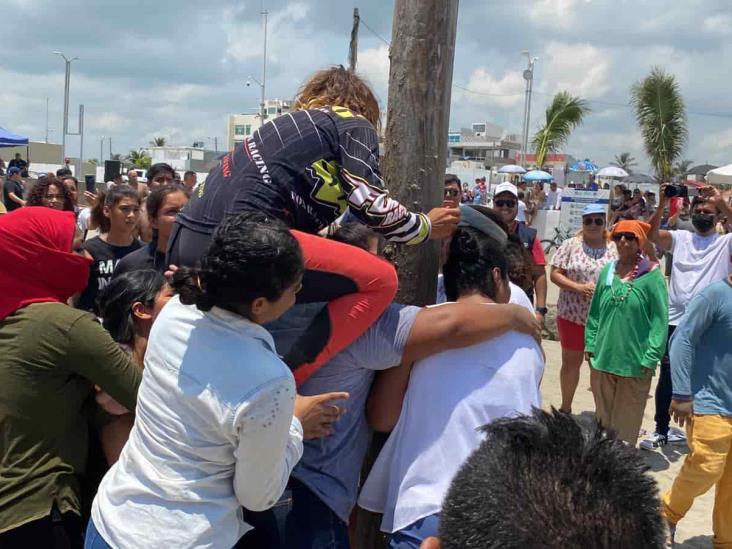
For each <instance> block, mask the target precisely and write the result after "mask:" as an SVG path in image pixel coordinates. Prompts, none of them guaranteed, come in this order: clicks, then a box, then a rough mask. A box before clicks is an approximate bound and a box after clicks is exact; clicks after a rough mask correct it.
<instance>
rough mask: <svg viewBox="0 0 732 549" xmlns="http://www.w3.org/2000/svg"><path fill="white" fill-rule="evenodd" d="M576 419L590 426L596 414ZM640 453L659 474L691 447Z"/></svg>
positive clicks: (682, 445) (673, 445)
mask: <svg viewBox="0 0 732 549" xmlns="http://www.w3.org/2000/svg"><path fill="white" fill-rule="evenodd" d="M575 417H576V418H577V419H578V420H580V421H581V422H582V423H587V424H589V423H591V422H593V421H595V414H594V413H593V412H590V411H589V410H586V411H584V412H582V413H580V414H577V415H576V416H575ZM643 436H645V435H643ZM638 452H640V455H641V456H643V459H644V460H645V462H646V463H647V464H648V467H649V468H650V470H651V471H653V472H655V473H658V472H660V471H665V470H667V469H668V468H670V467H671V464H673V463H676V462H677V461H679V460H680V459H683V458H684V457H685V456H686V455H687V454H688V453H689V447H688V446H687V445H686V442H678V443H671V444H667V445H666V446H662V447H661V448H658V449H657V450H654V451H645V450H640V449H639V450H638ZM690 547H691V546H690Z"/></svg>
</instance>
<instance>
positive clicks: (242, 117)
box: [227, 99, 292, 150]
mask: <svg viewBox="0 0 732 549" xmlns="http://www.w3.org/2000/svg"><path fill="white" fill-rule="evenodd" d="M291 104H292V102H291V101H284V100H281V99H267V100H266V101H265V102H264V110H265V113H266V115H265V120H266V119H267V118H276V117H278V116H280V115H281V114H285V113H288V112H290V106H291ZM261 125H262V116H261V114H260V112H259V109H257V110H253V111H252V112H251V113H242V114H230V115H229V121H228V124H227V128H228V129H227V135H228V136H229V137H228V145H227V146H228V150H231V149H233V148H234V147H235V146H236V145H237V144H239V143H241V142H242V141H244V139H245V138H246V137H247V136H249V135H251V134H252V133H254V132H255V131H256V130H257V129H258V128H259V127H260V126H261Z"/></svg>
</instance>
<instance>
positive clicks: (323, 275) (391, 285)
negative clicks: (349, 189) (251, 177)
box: [167, 223, 398, 386]
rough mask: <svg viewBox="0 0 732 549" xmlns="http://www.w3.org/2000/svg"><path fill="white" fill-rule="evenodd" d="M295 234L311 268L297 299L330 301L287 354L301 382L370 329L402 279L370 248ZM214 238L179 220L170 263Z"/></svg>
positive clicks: (189, 258)
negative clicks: (183, 224)
mask: <svg viewBox="0 0 732 549" xmlns="http://www.w3.org/2000/svg"><path fill="white" fill-rule="evenodd" d="M292 235H293V236H294V237H295V238H296V239H297V241H298V243H299V244H300V248H301V249H302V253H303V259H304V260H305V269H306V271H305V276H304V277H303V283H302V290H301V291H300V292H299V293H298V294H297V304H299V305H302V304H304V303H320V302H326V305H325V306H324V307H323V310H322V311H321V312H320V313H319V314H318V315H317V316H316V317H315V318H314V320H312V322H311V323H310V325H309V327H308V328H307V330H306V331H305V333H304V335H303V336H302V337H300V338H299V339H298V340H297V341H296V342H295V343H294V345H293V346H292V348H291V349H290V350H289V351H288V353H287V354H286V355H285V356H284V361H285V362H286V363H287V365H288V366H290V368H291V369H292V371H293V374H294V375H295V381H296V382H297V385H298V386H300V385H301V384H302V383H303V382H304V381H305V380H306V379H307V378H308V377H310V376H311V375H312V374H313V373H314V372H316V371H317V370H318V369H319V368H320V367H321V366H322V365H323V364H325V363H326V362H328V361H329V360H330V359H331V358H332V357H333V356H335V355H336V354H338V353H339V352H340V351H342V350H343V349H345V348H346V347H348V346H349V345H350V344H351V343H353V342H354V341H355V340H356V339H357V338H358V337H359V336H361V335H362V334H363V333H364V332H366V330H368V329H369V327H370V326H371V325H372V324H373V323H374V322H375V321H376V320H377V319H378V318H379V317H380V316H381V314H382V313H383V312H384V311H385V310H386V308H387V307H388V306H389V304H390V303H391V302H392V300H393V299H394V296H395V295H396V290H397V284H398V280H397V276H396V271H395V270H394V266H393V265H391V264H390V263H388V262H386V261H384V260H383V259H380V258H378V257H377V256H375V255H373V254H370V253H369V252H367V251H365V250H362V249H360V248H357V247H355V246H349V245H347V244H342V243H340V242H335V241H333V240H327V239H325V238H321V237H319V236H315V235H311V234H307V233H302V232H300V231H295V230H293V231H292ZM210 240H211V236H210V235H208V234H204V233H201V232H197V231H193V230H191V229H189V228H187V227H184V226H182V225H180V224H179V223H176V224H175V225H174V226H173V232H172V233H171V235H170V243H169V244H168V260H167V262H168V264H169V265H170V264H172V265H186V266H194V265H196V263H197V262H198V261H199V260H200V259H201V257H202V256H203V254H204V253H205V252H206V249H207V248H208V244H209V242H210ZM296 307H297V305H296Z"/></svg>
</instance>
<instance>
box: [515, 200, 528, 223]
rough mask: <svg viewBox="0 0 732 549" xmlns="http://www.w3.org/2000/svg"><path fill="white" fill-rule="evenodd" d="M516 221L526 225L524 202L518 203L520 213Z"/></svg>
mask: <svg viewBox="0 0 732 549" xmlns="http://www.w3.org/2000/svg"><path fill="white" fill-rule="evenodd" d="M516 221H518V222H519V223H526V202H524V201H523V200H519V201H518V213H517V214H516Z"/></svg>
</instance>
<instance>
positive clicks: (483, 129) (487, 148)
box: [447, 122, 521, 168]
mask: <svg viewBox="0 0 732 549" xmlns="http://www.w3.org/2000/svg"><path fill="white" fill-rule="evenodd" d="M447 146H448V148H449V154H448V161H454V160H473V161H478V162H482V163H483V165H484V166H485V168H495V167H500V166H503V165H505V164H513V163H514V161H515V156H516V153H517V152H519V151H520V150H521V136H519V135H515V134H507V133H506V131H505V130H504V129H503V128H502V127H501V126H497V125H495V124H491V123H490V122H476V123H474V124H472V125H471V127H470V128H462V129H461V130H460V131H459V132H449V133H448V136H447Z"/></svg>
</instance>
